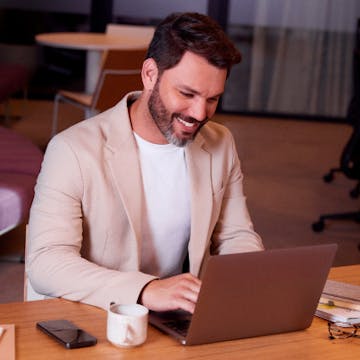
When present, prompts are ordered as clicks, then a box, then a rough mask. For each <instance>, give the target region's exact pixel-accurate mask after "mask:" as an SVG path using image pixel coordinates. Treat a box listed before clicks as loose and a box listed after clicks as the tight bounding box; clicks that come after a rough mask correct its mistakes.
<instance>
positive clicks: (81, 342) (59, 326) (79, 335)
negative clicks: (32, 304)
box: [36, 320, 97, 349]
mask: <svg viewBox="0 0 360 360" xmlns="http://www.w3.org/2000/svg"><path fill="white" fill-rule="evenodd" d="M36 327H37V328H38V329H40V330H42V331H43V332H45V333H46V334H48V335H50V336H51V337H53V338H54V339H55V340H57V341H58V342H59V343H60V344H62V345H63V346H65V347H66V348H67V349H74V348H80V347H85V346H91V345H95V344H96V343H97V339H96V337H94V336H92V335H90V334H89V333H87V332H86V331H84V330H82V329H80V328H79V327H77V326H76V325H75V324H73V323H72V322H71V321H68V320H48V321H39V322H38V323H37V324H36Z"/></svg>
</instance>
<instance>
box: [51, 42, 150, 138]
mask: <svg viewBox="0 0 360 360" xmlns="http://www.w3.org/2000/svg"><path fill="white" fill-rule="evenodd" d="M145 55H146V49H145V48H144V49H134V50H108V51H106V52H105V56H104V60H103V65H102V70H101V73H100V76H99V78H98V81H97V85H96V88H95V91H94V93H92V94H87V93H80V92H74V91H66V90H60V91H59V92H58V93H57V94H56V95H55V100H54V114H53V123H52V131H51V136H54V135H55V134H56V133H57V129H58V114H59V103H60V102H68V103H70V104H73V105H75V106H79V107H81V108H82V109H83V110H84V112H85V117H89V116H91V115H94V114H95V113H96V112H98V111H99V112H101V111H104V110H106V109H109V108H110V107H112V106H114V105H115V104H116V103H117V102H118V101H119V100H121V98H122V97H123V96H124V95H125V94H126V93H128V92H130V91H133V90H142V81H141V76H140V72H141V67H142V63H143V60H144V58H145Z"/></svg>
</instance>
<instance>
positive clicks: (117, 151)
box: [105, 99, 143, 264]
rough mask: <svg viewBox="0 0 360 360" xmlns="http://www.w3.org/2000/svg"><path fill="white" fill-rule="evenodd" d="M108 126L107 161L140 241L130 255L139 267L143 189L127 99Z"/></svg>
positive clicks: (114, 110)
mask: <svg viewBox="0 0 360 360" xmlns="http://www.w3.org/2000/svg"><path fill="white" fill-rule="evenodd" d="M119 110H120V111H119ZM108 125H109V126H108V128H107V129H106V130H105V132H106V136H107V141H106V145H105V147H106V152H107V155H106V159H107V162H108V165H109V168H110V171H111V175H112V177H113V182H114V184H115V186H116V189H117V190H118V193H119V196H120V199H121V201H122V205H123V206H124V208H125V211H126V214H127V216H128V220H129V223H130V226H131V228H132V230H133V233H134V237H135V239H136V243H135V242H134V246H136V249H134V250H136V251H133V252H132V253H131V254H129V255H130V256H131V257H134V259H133V260H134V261H136V263H137V264H139V261H140V246H141V245H140V244H141V242H140V239H141V213H142V211H141V210H142V199H143V193H142V192H143V186H142V181H141V170H140V164H139V159H138V154H137V147H136V142H135V139H134V136H133V133H132V128H131V123H130V119H129V114H128V108H127V99H124V100H122V101H121V103H120V104H119V105H117V106H116V107H115V108H113V112H112V113H111V114H110V119H109V122H108ZM135 257H136V259H135Z"/></svg>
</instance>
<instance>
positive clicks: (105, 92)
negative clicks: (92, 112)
mask: <svg viewBox="0 0 360 360" xmlns="http://www.w3.org/2000/svg"><path fill="white" fill-rule="evenodd" d="M146 51H147V49H134V50H108V51H107V52H106V56H105V59H104V62H103V66H102V70H101V74H100V77H99V81H98V83H97V86H96V90H95V93H94V96H93V102H92V106H91V107H92V109H96V110H98V111H104V110H107V109H109V108H110V107H112V106H114V105H115V104H116V103H117V102H118V101H119V100H121V98H122V97H123V96H124V95H125V94H127V93H128V92H130V91H134V90H142V87H143V85H142V81H141V68H142V64H143V61H144V59H145V55H146Z"/></svg>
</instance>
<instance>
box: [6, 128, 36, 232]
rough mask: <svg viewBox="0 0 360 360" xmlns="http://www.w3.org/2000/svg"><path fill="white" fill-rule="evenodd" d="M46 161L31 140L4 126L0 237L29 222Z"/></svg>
mask: <svg viewBox="0 0 360 360" xmlns="http://www.w3.org/2000/svg"><path fill="white" fill-rule="evenodd" d="M42 158H43V154H42V152H41V151H40V149H39V148H38V147H37V146H35V145H34V144H33V143H32V142H31V141H30V140H28V139H26V138H25V137H23V136H21V135H19V134H17V133H16V132H14V131H12V130H10V129H7V128H4V127H1V126H0V234H1V233H4V232H6V231H7V230H10V229H12V228H14V227H15V226H17V225H19V224H20V223H21V222H23V221H26V220H27V217H28V215H29V209H30V205H31V202H32V199H33V196H34V186H35V182H36V178H37V175H38V173H39V171H40V166H41V162H42Z"/></svg>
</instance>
